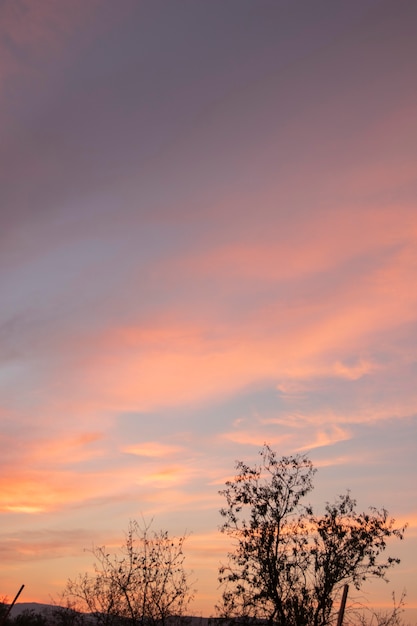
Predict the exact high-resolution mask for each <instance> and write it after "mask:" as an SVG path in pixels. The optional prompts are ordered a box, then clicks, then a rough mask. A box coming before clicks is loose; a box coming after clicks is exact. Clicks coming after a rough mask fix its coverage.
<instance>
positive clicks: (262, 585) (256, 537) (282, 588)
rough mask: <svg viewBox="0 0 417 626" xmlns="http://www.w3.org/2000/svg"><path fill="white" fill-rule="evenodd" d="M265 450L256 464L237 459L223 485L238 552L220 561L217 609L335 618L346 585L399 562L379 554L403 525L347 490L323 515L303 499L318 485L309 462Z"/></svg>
mask: <svg viewBox="0 0 417 626" xmlns="http://www.w3.org/2000/svg"><path fill="white" fill-rule="evenodd" d="M260 456H261V459H262V462H261V464H260V465H255V466H254V467H249V466H248V465H246V464H245V463H243V462H242V461H238V462H237V464H236V469H237V475H236V477H235V478H234V479H233V480H230V481H227V482H226V488H225V489H224V490H222V491H220V494H221V495H223V496H224V497H225V498H226V506H225V507H224V508H222V509H221V511H220V513H221V515H222V517H223V518H224V523H223V525H222V527H221V530H222V532H224V533H226V534H227V535H229V536H230V537H231V538H232V539H233V540H235V550H234V551H233V552H230V553H229V555H228V556H229V561H228V563H227V564H226V565H222V566H221V567H220V571H219V581H220V583H221V584H222V585H223V586H224V592H223V596H222V603H221V604H220V606H218V607H217V608H218V611H219V613H220V615H221V616H223V617H229V618H232V617H235V618H236V617H238V618H240V619H245V618H246V619H249V618H250V619H253V618H255V619H262V620H265V619H266V620H268V622H269V623H270V624H276V625H279V626H284V625H285V626H324V625H327V624H330V623H331V622H332V619H333V618H334V611H333V607H334V603H335V598H336V596H337V594H338V592H339V591H340V589H341V587H342V586H343V585H344V584H347V583H350V584H352V585H354V587H355V588H356V589H359V588H360V587H361V586H362V584H363V583H364V582H365V581H366V580H368V579H369V578H372V577H379V578H385V575H386V572H387V570H388V569H389V568H390V567H392V566H393V565H395V564H396V563H399V559H396V558H391V557H388V558H386V559H385V560H384V559H383V558H382V557H381V555H382V553H383V552H384V550H385V548H386V545H387V543H386V542H387V540H388V539H389V538H390V537H396V538H399V539H402V538H403V533H404V530H405V527H403V528H396V527H395V525H394V524H395V520H393V519H390V518H389V517H388V513H387V511H386V510H385V509H382V510H377V509H375V508H371V509H370V510H369V512H368V513H357V512H356V510H355V507H356V502H355V500H354V499H353V498H351V496H350V494H349V492H348V493H346V494H344V495H341V496H339V497H338V498H337V499H336V501H335V502H334V503H328V504H327V505H326V507H325V511H324V514H323V515H321V516H317V515H315V514H314V513H313V510H312V507H311V506H309V505H305V504H303V502H302V501H303V499H304V498H305V496H306V495H307V494H308V493H309V492H310V491H311V489H312V488H313V476H314V473H315V469H314V467H313V465H312V463H311V461H310V460H309V459H308V458H307V457H306V456H303V455H295V456H289V457H282V458H280V459H279V458H277V456H276V453H275V452H274V451H273V450H271V448H270V447H269V446H267V445H265V446H264V447H263V448H262V449H261V450H260Z"/></svg>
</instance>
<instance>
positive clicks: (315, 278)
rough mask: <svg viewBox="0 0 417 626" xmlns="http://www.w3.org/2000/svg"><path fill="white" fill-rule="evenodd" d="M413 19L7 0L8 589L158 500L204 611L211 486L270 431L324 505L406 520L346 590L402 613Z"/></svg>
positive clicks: (3, 544) (415, 521) (410, 492)
mask: <svg viewBox="0 0 417 626" xmlns="http://www.w3.org/2000/svg"><path fill="white" fill-rule="evenodd" d="M416 28H417V2H415V0H388V1H383V0H348V1H344V0H340V1H335V0H325V1H324V0H314V1H311V0H299V1H294V0H118V1H117V2H116V1H115V0H59V1H56V0H3V1H2V2H1V3H0V111H1V113H0V115H1V126H0V130H1V139H0V210H1V215H0V420H1V429H0V442H1V444H0V445H1V455H0V467H1V472H0V481H1V483H0V485H1V489H0V562H1V567H0V596H2V597H4V596H7V597H8V598H9V599H12V598H13V596H14V595H15V593H16V592H17V590H18V589H19V587H20V585H21V584H25V590H24V592H23V594H22V596H21V598H20V600H21V601H25V602H29V601H38V602H48V603H49V602H50V601H51V598H56V597H57V596H58V595H59V593H60V592H61V591H62V590H63V588H64V586H65V583H66V580H67V579H68V578H69V577H74V576H75V575H76V574H77V573H78V572H84V571H86V570H87V569H88V568H90V567H91V565H92V557H91V554H90V553H89V552H88V550H89V549H90V548H91V546H92V544H93V543H94V544H99V545H101V544H106V545H109V546H115V545H117V543H118V542H120V541H122V539H123V532H124V530H126V528H127V525H128V522H129V520H130V519H138V520H142V519H143V520H148V521H149V520H151V519H153V520H154V522H153V525H154V528H155V529H159V528H161V529H166V530H168V531H169V532H170V533H171V534H174V535H180V534H183V533H184V532H189V533H191V535H190V537H189V539H188V541H187V543H186V545H185V551H186V555H187V558H186V563H187V564H188V567H189V568H190V569H192V570H193V571H194V575H193V576H194V579H196V581H197V582H196V585H195V587H196V589H197V594H196V599H195V602H194V604H193V606H192V610H193V612H194V613H195V614H197V615H200V614H203V615H211V614H213V612H214V605H215V603H216V602H217V601H218V600H219V598H220V593H221V592H220V590H219V589H218V586H217V568H218V565H219V563H220V561H222V560H223V561H224V560H225V557H226V553H227V550H228V548H229V547H230V545H229V543H228V541H227V539H226V538H224V537H223V536H222V535H220V533H219V530H218V529H219V525H220V523H221V519H220V516H219V513H218V510H219V508H220V507H221V506H222V505H223V502H222V498H221V496H220V495H219V494H218V491H219V489H221V488H222V486H223V485H224V481H225V480H227V479H228V478H229V477H231V476H233V473H234V464H235V461H236V459H242V460H245V461H247V462H248V463H253V462H255V461H257V460H258V454H257V453H258V450H259V448H260V447H261V446H262V444H263V443H264V442H268V443H269V444H270V445H271V446H272V447H273V448H274V449H275V450H276V451H277V453H278V454H279V455H289V454H294V453H297V452H305V453H307V454H308V456H309V457H310V458H311V460H312V461H313V463H314V464H315V465H316V467H317V468H318V473H317V475H316V480H315V490H314V492H312V494H311V498H310V500H311V502H312V503H313V504H314V506H315V507H316V508H317V511H320V510H321V508H322V507H323V506H324V503H325V502H326V501H329V500H330V501H331V500H333V498H334V497H335V496H336V495H337V494H340V493H344V492H345V491H346V489H351V492H352V495H353V496H354V497H356V498H357V500H358V506H359V508H360V509H361V510H364V509H365V508H367V507H368V506H369V505H374V506H376V507H386V508H387V509H388V511H389V512H390V514H392V515H393V516H394V517H395V518H396V519H397V520H398V522H399V523H404V522H406V521H407V522H408V523H409V528H408V530H407V533H406V539H405V541H404V542H403V543H401V544H393V545H392V546H390V548H389V553H390V554H392V555H394V556H399V557H400V558H401V565H399V566H398V567H397V568H396V570H395V571H394V570H393V571H392V574H391V575H390V583H389V584H388V585H387V584H385V583H382V582H377V583H372V584H370V585H368V586H367V587H366V594H365V593H363V594H362V595H358V594H357V595H356V596H355V597H356V599H358V600H360V601H361V602H368V603H369V604H371V605H373V606H379V607H381V606H383V605H386V606H389V605H390V604H391V594H392V591H395V592H396V594H397V597H399V596H400V595H401V592H402V591H403V590H406V591H407V606H408V608H409V613H408V615H409V616H412V619H413V621H414V622H415V621H417V502H416V469H417V461H416V458H417V427H416V418H417V384H416V383H417V202H416V201H417V37H416ZM85 549H87V552H86V551H85ZM413 609H414V610H415V611H416V612H415V613H414V614H413V612H412V611H413Z"/></svg>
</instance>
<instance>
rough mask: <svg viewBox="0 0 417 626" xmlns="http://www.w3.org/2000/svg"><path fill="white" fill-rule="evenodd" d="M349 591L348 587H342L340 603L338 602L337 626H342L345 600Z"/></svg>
mask: <svg viewBox="0 0 417 626" xmlns="http://www.w3.org/2000/svg"><path fill="white" fill-rule="evenodd" d="M348 591H349V585H345V586H344V587H343V594H342V601H341V602H340V609H339V615H338V617H337V626H342V624H343V616H344V614H345V606H346V598H347V594H348Z"/></svg>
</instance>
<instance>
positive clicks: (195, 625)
mask: <svg viewBox="0 0 417 626" xmlns="http://www.w3.org/2000/svg"><path fill="white" fill-rule="evenodd" d="M56 608H57V607H56V605H54V604H42V603H40V602H16V604H15V605H14V607H13V608H12V610H11V611H10V617H16V616H17V615H20V614H21V613H23V612H24V611H33V612H34V613H41V614H46V615H47V614H48V613H50V612H51V611H52V610H53V609H56ZM184 621H185V622H186V623H187V626H208V621H209V618H207V617H195V616H188V617H185V618H184Z"/></svg>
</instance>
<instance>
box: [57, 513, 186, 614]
mask: <svg viewBox="0 0 417 626" xmlns="http://www.w3.org/2000/svg"><path fill="white" fill-rule="evenodd" d="M185 539H186V537H185V536H182V537H179V538H175V537H170V536H169V535H168V533H167V532H166V531H160V532H154V531H151V530H150V527H149V525H147V526H145V527H144V528H142V527H140V526H139V524H138V523H137V522H136V521H132V522H130V524H129V527H128V531H127V533H126V537H125V543H124V545H123V546H122V547H121V548H120V550H119V551H118V552H117V553H114V554H111V553H110V552H108V551H107V549H106V547H105V546H101V547H95V548H93V550H92V552H93V555H94V557H95V561H96V562H95V572H94V574H92V575H91V574H87V573H86V574H83V575H79V576H78V578H76V579H75V580H71V579H70V580H68V581H67V586H66V589H65V591H64V596H65V597H66V598H68V599H70V600H71V602H72V606H73V607H74V608H77V609H78V610H84V611H87V612H89V613H92V614H94V615H95V616H96V618H97V620H98V622H99V623H100V624H102V625H103V626H110V625H112V624H119V623H123V622H125V621H127V622H128V623H130V624H135V625H136V624H140V625H143V626H154V625H155V624H158V625H161V624H162V625H164V624H165V622H166V620H167V619H168V618H171V617H172V616H181V615H183V614H184V612H185V610H186V608H187V607H188V605H189V603H190V601H191V600H192V598H193V593H192V591H191V588H190V583H189V574H188V573H187V572H186V571H185V569H184V559H185V556H184V552H183V546H184V541H185Z"/></svg>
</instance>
